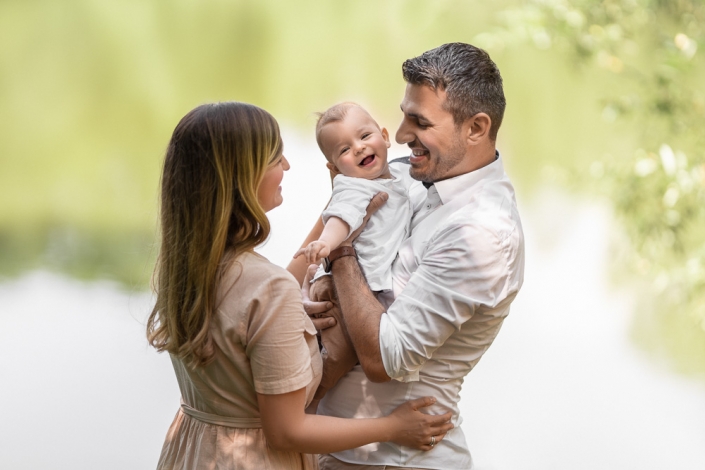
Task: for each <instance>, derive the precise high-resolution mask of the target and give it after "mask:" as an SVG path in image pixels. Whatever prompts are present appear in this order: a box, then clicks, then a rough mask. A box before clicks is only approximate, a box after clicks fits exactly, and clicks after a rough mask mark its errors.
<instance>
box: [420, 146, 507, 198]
mask: <svg viewBox="0 0 705 470" xmlns="http://www.w3.org/2000/svg"><path fill="white" fill-rule="evenodd" d="M502 175H504V166H503V165H502V157H501V156H500V154H499V151H498V150H495V160H494V161H493V162H492V163H490V164H489V165H485V166H483V167H482V168H478V169H477V170H474V171H471V172H470V173H464V174H462V175H458V176H454V177H452V178H448V179H446V180H441V181H436V182H434V183H433V187H434V188H436V191H438V196H439V197H440V198H441V202H442V203H443V204H447V203H448V202H449V201H450V200H451V199H453V198H455V197H456V196H457V195H459V194H462V193H464V192H465V191H467V190H468V189H470V188H472V187H473V186H475V185H476V184H477V183H479V182H480V181H482V180H487V179H499V178H501V177H502Z"/></svg>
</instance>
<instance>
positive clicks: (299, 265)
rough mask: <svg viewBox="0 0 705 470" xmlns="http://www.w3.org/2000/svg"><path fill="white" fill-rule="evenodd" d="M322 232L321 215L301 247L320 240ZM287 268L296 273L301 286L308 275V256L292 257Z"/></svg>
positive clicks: (295, 275) (295, 276)
mask: <svg viewBox="0 0 705 470" xmlns="http://www.w3.org/2000/svg"><path fill="white" fill-rule="evenodd" d="M321 233H323V220H322V219H321V218H320V217H319V218H318V220H316V223H315V225H314V226H313V228H312V229H311V231H310V232H309V234H308V236H307V237H306V240H304V242H303V244H302V245H301V248H305V247H306V246H308V244H309V243H311V242H312V241H314V240H318V238H319V237H320V236H321ZM286 270H287V271H289V272H290V273H291V274H293V275H294V278H296V280H297V281H298V283H299V285H300V286H301V285H303V282H304V277H306V271H307V270H308V263H307V262H306V258H305V257H303V258H302V257H298V258H294V259H292V260H291V262H290V263H289V266H287V267H286Z"/></svg>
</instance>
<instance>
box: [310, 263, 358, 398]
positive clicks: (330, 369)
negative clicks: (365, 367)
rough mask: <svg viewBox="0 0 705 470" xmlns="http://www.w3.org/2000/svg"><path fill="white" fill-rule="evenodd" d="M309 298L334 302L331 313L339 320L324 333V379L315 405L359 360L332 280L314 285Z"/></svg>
mask: <svg viewBox="0 0 705 470" xmlns="http://www.w3.org/2000/svg"><path fill="white" fill-rule="evenodd" d="M309 295H310V297H311V300H313V301H319V302H322V301H330V302H332V303H333V309H332V310H331V311H330V313H331V314H332V316H334V317H335V319H336V320H337V323H336V325H335V326H332V327H330V328H326V329H325V330H321V343H322V346H323V347H322V349H321V356H322V357H323V377H322V378H321V384H320V385H319V386H318V390H316V394H315V395H314V402H315V403H317V402H318V400H320V399H321V398H323V396H324V395H325V394H326V392H327V391H328V390H330V389H331V388H332V387H333V386H334V385H335V384H336V383H338V380H340V378H341V377H343V376H344V375H345V374H347V373H348V372H350V370H351V369H352V368H353V367H355V364H357V363H358V360H357V355H356V354H355V349H353V347H352V343H351V342H350V339H349V338H348V335H347V332H346V331H345V328H344V326H343V322H342V315H341V313H340V305H339V304H338V298H337V297H336V296H335V289H334V287H333V279H332V277H331V276H323V277H320V278H318V279H317V280H316V281H315V282H314V283H313V284H312V285H311V290H310V292H309Z"/></svg>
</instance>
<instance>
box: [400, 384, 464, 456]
mask: <svg viewBox="0 0 705 470" xmlns="http://www.w3.org/2000/svg"><path fill="white" fill-rule="evenodd" d="M435 402H436V399H435V398H432V397H422V398H417V399H416V400H411V401H407V402H406V403H404V404H402V405H399V406H398V407H397V408H395V409H394V411H392V413H391V414H390V415H389V416H387V419H390V420H394V429H396V430H397V432H396V433H395V435H394V437H393V438H392V439H391V440H392V441H393V442H396V443H397V444H400V445H403V446H407V447H413V448H414V449H420V450H424V451H427V450H431V449H433V447H434V446H435V445H436V444H438V443H439V442H440V441H441V440H442V439H443V438H444V437H445V435H446V433H447V432H448V431H449V430H451V429H453V425H452V424H451V423H450V418H451V417H452V414H451V413H450V412H448V413H446V414H443V415H427V414H425V413H421V412H420V411H419V409H420V408H424V407H427V406H431V405H433V404H434V403H435ZM431 444H433V445H431Z"/></svg>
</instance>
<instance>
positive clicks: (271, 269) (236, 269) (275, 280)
mask: <svg viewBox="0 0 705 470" xmlns="http://www.w3.org/2000/svg"><path fill="white" fill-rule="evenodd" d="M222 284H223V285H224V286H232V285H234V284H242V285H243V286H245V285H246V286H251V289H247V290H249V291H251V292H252V291H254V290H256V289H257V288H259V287H261V286H263V285H267V284H277V285H278V286H279V287H289V286H290V288H292V289H294V290H298V284H297V282H296V279H295V278H294V276H293V275H292V274H291V273H290V272H289V271H287V270H286V269H284V268H282V267H281V266H277V265H276V264H274V263H272V262H271V261H269V260H268V259H267V258H265V257H264V256H262V255H260V254H259V253H256V252H254V251H246V252H244V253H240V254H238V255H237V256H235V257H234V258H233V259H231V260H230V261H229V262H228V267H227V268H226V270H225V272H224V274H223V278H222Z"/></svg>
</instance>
